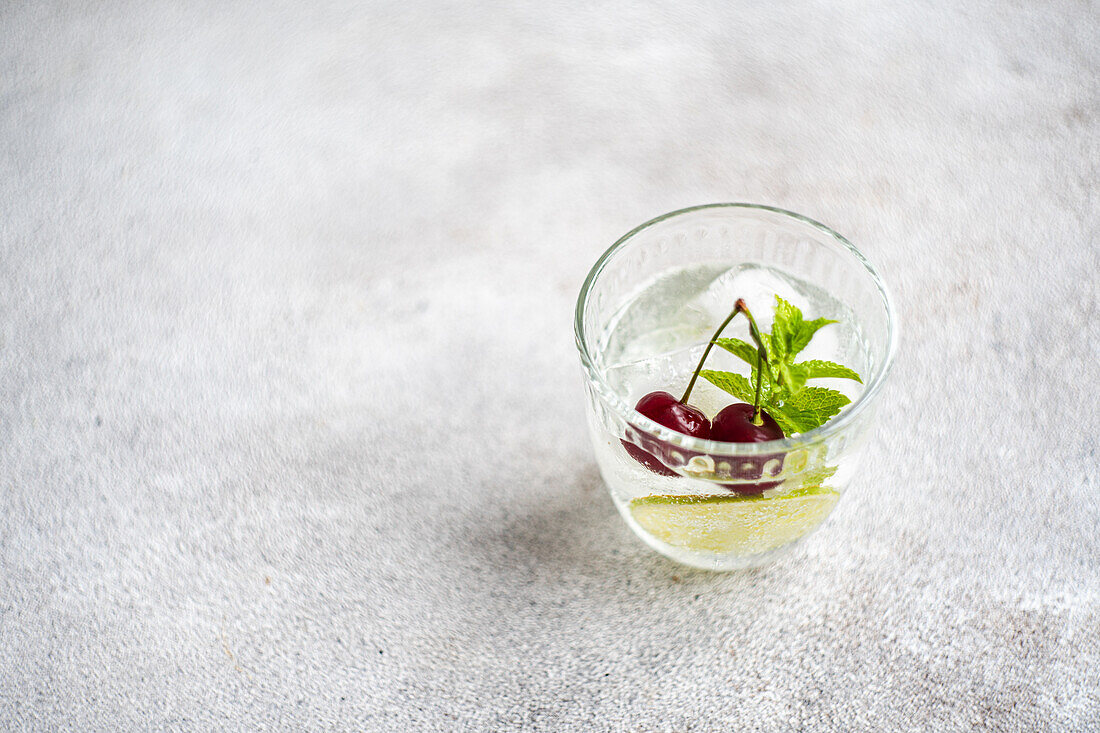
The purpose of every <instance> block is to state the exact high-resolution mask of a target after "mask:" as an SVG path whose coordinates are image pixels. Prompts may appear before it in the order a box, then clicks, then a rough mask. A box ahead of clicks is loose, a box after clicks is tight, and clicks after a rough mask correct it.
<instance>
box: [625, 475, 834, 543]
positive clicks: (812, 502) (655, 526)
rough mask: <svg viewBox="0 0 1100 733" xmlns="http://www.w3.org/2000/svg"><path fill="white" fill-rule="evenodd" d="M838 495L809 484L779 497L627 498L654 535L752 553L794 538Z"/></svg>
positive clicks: (670, 540) (825, 512) (664, 539)
mask: <svg viewBox="0 0 1100 733" xmlns="http://www.w3.org/2000/svg"><path fill="white" fill-rule="evenodd" d="M838 498H840V494H838V493H837V492H836V491H834V490H832V489H830V488H826V487H824V486H812V487H807V488H802V489H798V490H796V491H792V492H791V493H789V494H785V495H783V496H776V497H771V498H766V497H763V496H736V495H733V494H722V495H718V496H682V495H681V496H674V495H662V494H656V495H654V496H643V497H640V498H638V499H634V500H633V501H631V502H630V514H631V516H633V517H634V521H635V522H637V523H638V524H639V526H641V528H642V529H644V530H645V531H646V532H649V533H650V534H651V535H653V536H654V537H656V538H657V539H659V540H661V541H662V542H665V543H667V544H670V545H673V546H675V547H682V548H684V549H688V550H696V551H700V552H722V553H727V552H735V553H737V554H740V555H753V554H756V553H758V552H767V551H768V550H774V549H775V548H777V547H782V546H783V545H785V544H787V543H788V542H793V541H794V540H796V539H798V538H799V537H801V536H803V535H804V534H806V533H807V532H809V531H810V530H811V529H813V528H814V527H816V526H817V525H819V524H821V522H822V521H824V519H825V517H827V516H829V512H831V511H832V509H833V506H834V505H835V504H836V500H837V499H838Z"/></svg>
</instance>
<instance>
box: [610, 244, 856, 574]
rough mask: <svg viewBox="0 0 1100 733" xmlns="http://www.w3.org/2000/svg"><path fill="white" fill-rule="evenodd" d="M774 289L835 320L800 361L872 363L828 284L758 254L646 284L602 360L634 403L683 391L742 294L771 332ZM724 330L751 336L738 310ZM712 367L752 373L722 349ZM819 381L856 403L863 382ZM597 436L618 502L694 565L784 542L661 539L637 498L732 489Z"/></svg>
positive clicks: (713, 564)
mask: <svg viewBox="0 0 1100 733" xmlns="http://www.w3.org/2000/svg"><path fill="white" fill-rule="evenodd" d="M776 295H778V296H780V297H782V298H783V299H784V300H787V301H788V302H790V303H791V304H792V305H794V306H796V307H798V308H799V309H800V310H801V311H802V313H803V316H804V317H805V318H807V319H813V318H821V317H824V318H830V319H833V320H836V321H837V323H835V324H831V325H829V326H827V327H825V328H823V329H821V330H819V331H818V332H817V333H816V334H815V335H814V338H813V340H812V341H811V342H810V344H809V345H808V346H807V347H806V349H805V350H803V351H802V352H801V353H800V354H799V356H798V360H799V361H806V360H809V359H824V360H828V361H833V362H837V363H840V364H844V365H846V366H849V367H852V368H853V369H855V370H856V371H857V372H859V373H861V374H866V373H867V372H868V368H869V365H870V363H871V353H870V347H869V345H868V344H867V343H866V341H865V339H864V338H863V337H862V335H861V333H860V329H859V324H858V323H857V322H856V320H855V316H854V314H853V313H852V311H851V309H850V308H848V307H847V306H846V305H844V304H843V303H842V302H840V301H839V300H837V299H836V298H834V297H832V296H831V295H829V293H827V292H825V291H824V290H822V289H821V288H819V287H816V286H814V285H811V284H810V283H807V282H804V281H802V280H799V279H797V278H794V277H792V276H791V275H789V274H787V273H785V272H783V271H782V270H779V269H776V268H773V267H768V266H763V265H758V264H752V263H743V264H738V265H735V266H729V265H721V264H702V265H694V266H690V267H684V268H677V269H671V270H667V271H665V272H663V273H661V274H660V275H658V276H657V277H655V278H653V279H652V280H650V281H649V282H647V283H645V284H644V285H643V286H642V287H640V288H639V289H638V291H637V292H636V293H635V295H634V296H633V297H632V298H630V299H629V300H628V301H627V302H626V303H625V304H624V305H623V307H622V308H620V309H619V311H618V312H617V313H616V314H615V315H614V316H613V317H612V318H611V319H610V321H609V326H608V328H607V329H606V330H605V332H604V333H603V335H602V336H601V338H600V340H599V348H598V349H597V352H596V353H597V354H599V362H598V364H597V366H598V368H600V369H601V370H602V371H603V372H604V373H605V374H606V376H607V380H608V382H609V383H610V385H611V387H612V388H613V389H614V390H615V391H616V392H617V393H618V394H620V395H622V396H623V397H624V398H625V399H626V400H627V401H628V402H629V404H632V405H633V404H635V403H636V402H637V400H638V399H639V398H640V397H641V396H642V395H644V394H647V393H648V392H652V391H654V390H664V391H668V392H671V393H672V394H673V395H675V396H676V397H679V396H680V395H681V394H682V392H683V390H684V388H685V387H686V386H687V382H688V380H689V379H690V378H691V374H692V372H693V371H694V369H695V366H696V364H697V363H698V361H699V358H700V357H701V356H702V353H703V350H704V348H705V347H706V343H707V341H708V339H709V338H710V337H711V335H712V334H713V333H714V329H715V328H717V326H718V324H719V323H721V322H722V321H723V320H724V319H725V318H726V316H727V315H729V312H730V310H732V308H733V304H734V302H735V301H736V300H737V299H738V298H743V299H744V300H745V301H746V303H747V304H748V306H749V308H751V309H752V311H753V316H754V317H755V318H756V320H757V323H758V324H759V326H760V328H761V329H762V330H763V331H765V332H769V331H770V330H771V324H772V315H773V311H774V306H775V296H776ZM722 335H723V336H727V337H734V338H740V339H743V340H745V341H751V339H750V336H749V330H748V325H747V321H746V319H744V318H736V319H734V321H733V322H732V323H730V325H729V326H727V327H726V329H725V331H723V334H722ZM706 368H708V369H718V370H724V371H733V372H739V373H741V374H744V375H746V376H748V373H749V369H748V365H746V364H745V363H744V362H742V361H741V360H740V359H738V358H737V357H735V356H733V355H732V354H729V353H727V352H725V351H724V350H722V349H713V350H712V351H711V354H710V356H709V357H708V358H707V363H706ZM813 384H814V385H815V386H821V387H828V388H830V389H836V390H838V391H840V392H842V393H844V394H845V395H847V396H848V397H849V398H850V399H851V400H852V401H853V402H854V401H855V400H856V399H857V398H858V396H859V391H860V390H861V389H862V385H860V384H859V383H857V382H855V381H852V380H846V379H816V380H814V381H813ZM734 401H736V400H735V399H734V398H733V397H731V396H730V395H729V394H727V393H726V392H723V391H722V390H719V389H718V388H717V387H714V386H713V385H711V384H710V383H709V382H707V381H706V380H703V379H700V380H698V381H697V382H696V385H695V387H694V389H693V390H692V393H691V399H690V402H691V404H692V405H694V406H695V407H698V408H699V409H701V410H702V411H703V412H704V413H706V415H707V416H708V417H714V415H715V414H716V413H717V412H718V411H719V410H721V409H722V408H723V407H725V406H726V405H729V404H731V403H732V402H734ZM598 434H600V432H599V431H598V430H597V431H593V435H598ZM595 443H596V445H595V449H596V453H597V459H598V461H599V463H600V467H601V471H602V473H603V475H604V478H605V480H606V481H607V483H608V485H609V488H610V489H611V495H612V498H613V499H614V501H615V504H616V506H617V507H618V509H619V511H620V512H621V513H622V515H623V517H624V518H625V519H626V521H627V523H628V524H629V525H630V526H631V528H632V529H634V531H635V532H636V533H637V534H638V535H639V536H640V537H642V539H644V540H645V541H646V542H647V543H648V544H650V545H651V546H653V547H654V548H655V549H657V550H658V551H660V552H662V553H663V554H665V555H668V556H670V557H672V558H674V559H676V560H678V561H680V562H683V563H686V564H688V565H693V566H695V567H702V568H708V569H731V568H737V567H748V566H752V565H757V564H761V563H762V562H765V561H767V560H768V559H770V557H771V556H773V555H774V554H776V553H777V552H779V551H781V549H776V550H772V551H768V552H767V553H763V554H754V555H752V556H744V555H738V554H736V553H725V554H723V553H713V552H701V551H697V550H688V549H685V548H683V547H675V546H672V545H669V544H667V543H665V542H663V541H662V540H660V539H658V538H657V537H655V536H653V535H652V534H650V533H649V532H647V531H646V530H645V529H644V528H642V527H641V526H640V525H639V524H638V523H637V522H636V521H635V519H634V517H633V516H632V514H631V511H630V506H629V505H630V502H631V501H632V500H634V499H637V498H639V497H644V496H653V495H702V496H713V495H715V494H718V493H721V492H722V491H724V489H721V488H720V487H716V485H715V484H714V483H712V482H710V481H705V480H696V479H691V478H687V477H683V476H676V477H666V476H660V475H657V474H655V473H653V472H651V471H649V470H647V469H646V468H645V467H643V466H642V465H641V464H639V463H638V462H637V461H635V460H634V459H633V458H631V457H630V456H629V455H628V454H627V453H626V451H625V450H624V449H623V448H622V446H621V444H620V443H619V442H618V441H617V440H614V439H603V440H601V439H597V440H596V441H595ZM837 468H838V472H837V474H836V475H835V476H834V477H833V480H832V482H831V483H833V484H834V485H836V486H843V485H844V484H846V483H847V479H848V476H847V475H846V474H847V471H845V466H844V465H839V466H837ZM791 544H793V542H792V543H791ZM783 549H785V548H783Z"/></svg>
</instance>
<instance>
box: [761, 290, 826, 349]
mask: <svg viewBox="0 0 1100 733" xmlns="http://www.w3.org/2000/svg"><path fill="white" fill-rule="evenodd" d="M830 323H836V321H833V320H830V319H828V318H815V319H814V320H812V321H807V320H805V319H804V318H803V317H802V311H800V310H799V309H798V308H795V307H794V306H793V305H791V304H790V303H788V302H787V301H785V300H783V299H782V298H780V297H779V296H778V295H777V296H775V318H774V320H773V322H772V334H771V342H772V350H773V351H774V352H775V355H774V356H775V358H778V359H779V360H780V361H788V362H789V361H791V360H793V358H794V356H795V355H796V354H798V352H800V351H802V350H803V349H804V348H806V345H807V344H809V343H810V339H812V338H813V337H814V334H815V333H817V332H818V330H820V329H821V328H822V327H823V326H827V325H829V324H830Z"/></svg>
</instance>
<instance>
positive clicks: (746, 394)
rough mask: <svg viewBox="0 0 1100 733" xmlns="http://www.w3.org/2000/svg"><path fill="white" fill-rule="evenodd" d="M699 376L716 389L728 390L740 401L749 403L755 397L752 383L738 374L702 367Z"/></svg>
mask: <svg viewBox="0 0 1100 733" xmlns="http://www.w3.org/2000/svg"><path fill="white" fill-rule="evenodd" d="M699 376H701V377H702V378H703V379H705V380H707V381H708V382H710V383H711V384H713V385H714V386H715V387H717V388H718V389H721V390H724V391H726V392H729V393H730V394H731V395H733V396H734V397H736V398H737V399H739V400H741V401H742V402H748V403H749V404H750V405H751V404H752V402H753V399H754V398H755V395H756V391H755V390H754V389H753V386H752V383H751V382H750V381H749V380H748V379H746V378H745V377H743V376H742V375H740V374H734V373H733V372H716V371H714V370H712V369H704V370H703V371H701V372H699Z"/></svg>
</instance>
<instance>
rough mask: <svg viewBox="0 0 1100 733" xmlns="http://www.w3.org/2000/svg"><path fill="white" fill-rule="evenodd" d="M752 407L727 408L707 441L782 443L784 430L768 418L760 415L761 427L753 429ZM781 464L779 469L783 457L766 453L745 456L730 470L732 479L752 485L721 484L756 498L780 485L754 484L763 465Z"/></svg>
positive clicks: (716, 420)
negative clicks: (775, 441) (780, 441)
mask: <svg viewBox="0 0 1100 733" xmlns="http://www.w3.org/2000/svg"><path fill="white" fill-rule="evenodd" d="M753 412H754V410H753V407H752V405H746V404H745V403H743V402H738V403H736V404H733V405H730V406H729V407H726V408H724V409H723V410H722V411H721V412H719V413H718V414H717V415H715V416H714V421H713V422H712V423H711V428H710V439H711V440H720V441H723V442H725V443H766V442H768V441H769V440H782V439H783V430H782V429H780V427H779V425H778V424H777V423H776V422H775V420H773V419H772V417H771V415H769V414H768V413H766V412H764V411H763V410H761V411H760V417H761V418H762V420H761V422H762V424H761V425H753V423H752V416H753ZM777 458H778V459H779V460H780V465H782V460H783V454H782V453H769V454H765V455H759V456H746V457H744V458H741V459H738V461H737V464H736V465H735V466H734V468H733V475H734V477H735V478H739V479H743V480H750V481H753V483H741V484H722V485H723V486H725V487H726V488H727V489H729V490H730V491H735V492H737V493H739V494H759V493H761V492H764V491H767V490H768V489H772V488H775V487H776V486H779V484H780V483H782V482H780V481H755V480H754V479H759V478H761V477H763V475H764V465H765V464H766V463H767V462H768V461H771V460H774V459H777Z"/></svg>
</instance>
